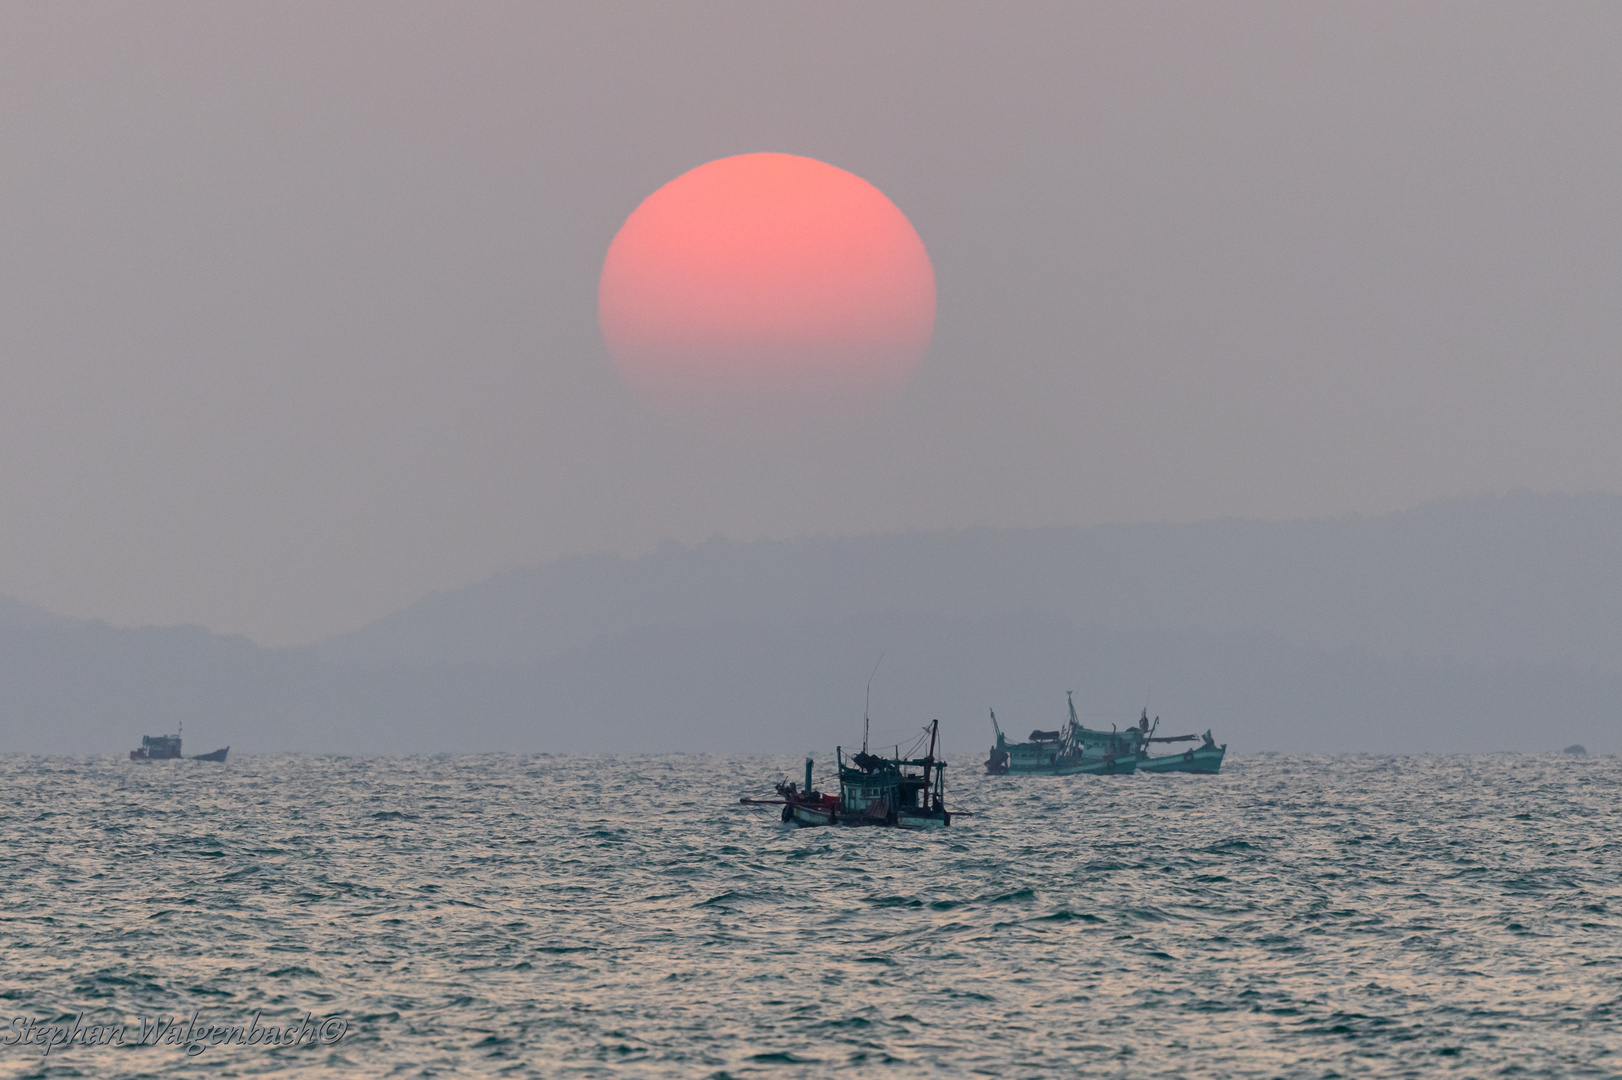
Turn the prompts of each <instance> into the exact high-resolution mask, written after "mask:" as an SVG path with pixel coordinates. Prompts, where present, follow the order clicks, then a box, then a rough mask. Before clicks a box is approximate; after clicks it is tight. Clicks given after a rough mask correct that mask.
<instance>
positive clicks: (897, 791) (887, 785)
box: [738, 720, 952, 829]
mask: <svg viewBox="0 0 1622 1080" xmlns="http://www.w3.org/2000/svg"><path fill="white" fill-rule="evenodd" d="M940 723H941V722H940V721H939V720H933V721H931V722H930V724H929V727H927V728H925V729H924V737H927V738H928V740H929V749H928V752H927V753H925V754H924V755H923V756H922V757H919V756H917V755H916V752H917V751H919V750H922V749H923V742H924V739H923V738H922V737H921V738H920V739H919V741H918V744H917V745H915V746H914V747H913V750H912V751H911V752H909V754H908V756H905V757H903V756H902V754H901V748H900V747H896V751H895V753H894V754H893V755H891V756H884V755H881V754H870V753H868V752H867V742H866V740H865V739H864V740H863V742H862V749H861V750H860V751H859V752H857V753H855V754H852V755H851V756H850V757H846V756H845V751H844V748H843V747H835V748H834V760H835V762H836V764H837V766H838V769H839V794H838V795H834V794H832V793H831V792H822V791H818V790H817V789H816V788H815V787H814V786H813V782H812V760H811V759H810V758H806V759H805V787H804V788H801V787H800V786H799V784H798V783H796V782H793V781H789V782H787V783H782V784H778V785H777V794H778V796H779V797H778V798H776V799H749V798H744V799H740V800H738V801H739V802H741V803H743V804H744V805H745V806H781V807H782V808H783V820H784V821H786V822H790V823H793V824H795V825H880V826H889V827H891V828H898V829H943V828H945V827H946V826H948V825H950V824H951V823H952V813H951V812H950V811H949V810H947V809H946V762H944V761H940V760H937V759H936V757H935V743H936V739H937V738H938V736H939V734H940Z"/></svg>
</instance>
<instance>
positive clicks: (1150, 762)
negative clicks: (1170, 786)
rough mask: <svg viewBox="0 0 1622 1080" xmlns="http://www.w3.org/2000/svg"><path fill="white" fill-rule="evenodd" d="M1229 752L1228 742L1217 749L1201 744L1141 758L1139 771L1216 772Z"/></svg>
mask: <svg viewBox="0 0 1622 1080" xmlns="http://www.w3.org/2000/svg"><path fill="white" fill-rule="evenodd" d="M1227 752H1228V744H1227V743H1223V744H1222V745H1221V746H1218V747H1216V748H1215V749H1210V748H1207V747H1204V746H1201V747H1197V748H1195V749H1193V750H1184V751H1183V752H1182V753H1181V754H1167V755H1165V756H1164V757H1151V758H1139V759H1138V771H1139V772H1146V773H1169V772H1181V773H1214V772H1217V771H1218V770H1220V769H1221V768H1222V757H1223V755H1224V754H1226V753H1227Z"/></svg>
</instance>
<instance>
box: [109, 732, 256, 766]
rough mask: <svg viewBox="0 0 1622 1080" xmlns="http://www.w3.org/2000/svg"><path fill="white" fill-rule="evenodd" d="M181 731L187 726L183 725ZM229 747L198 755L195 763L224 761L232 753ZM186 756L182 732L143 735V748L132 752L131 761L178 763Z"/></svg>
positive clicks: (195, 756) (195, 757) (194, 757)
mask: <svg viewBox="0 0 1622 1080" xmlns="http://www.w3.org/2000/svg"><path fill="white" fill-rule="evenodd" d="M180 727H181V731H184V730H185V727H186V725H184V724H182V725H181V726H180ZM230 749H231V748H230V747H229V746H222V747H220V748H219V749H218V750H215V751H212V752H211V753H207V754H197V755H194V756H193V757H192V760H193V761H224V760H225V755H226V754H227V753H228V752H230ZM182 756H184V755H182V754H181V752H180V732H178V731H177V732H176V733H175V734H173V735H142V736H141V748H140V749H139V750H131V751H130V760H131V761H178V760H180V758H181V757H182Z"/></svg>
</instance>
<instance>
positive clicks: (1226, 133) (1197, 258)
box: [0, 0, 1622, 643]
mask: <svg viewBox="0 0 1622 1080" xmlns="http://www.w3.org/2000/svg"><path fill="white" fill-rule="evenodd" d="M1619 56H1622V5H1617V4H1614V3H1612V4H1593V5H1582V4H1576V3H1562V4H1537V5H1533V4H1496V5H1495V4H1487V3H1480V2H1471V3H1460V4H1449V5H1442V4H1429V5H1427V4H1416V3H1413V2H1411V0H1405V2H1402V3H1397V4H1387V5H1382V4H1376V3H1368V2H1359V3H1346V4H1340V5H1324V4H1315V5H1301V4H1293V3H1292V4H1279V5H1277V6H1268V5H1265V4H1261V3H1256V2H1251V0H1247V2H1244V3H1236V4H1228V5H1210V4H1207V5H1196V4H1192V3H1177V4H1169V5H1156V4H1150V3H1142V2H1138V0H1133V2H1131V3H1122V4H1115V5H1081V4H1077V3H1061V4H1053V5H1017V4H1010V3H1003V2H999V3H994V4H992V3H988V4H984V5H977V6H970V5H964V4H955V5H945V4H941V3H939V2H934V0H932V2H929V3H922V4H883V5H879V4H872V3H866V2H864V3H855V4H846V5H840V4H828V3H818V4H801V5H792V6H790V5H767V4H760V3H753V2H751V3H739V4H730V5H703V4H657V5H647V6H631V5H609V4H602V3H589V4H580V5H574V6H568V5H562V4H544V5H542V4H533V3H515V4H471V3H443V4H435V5H411V4H402V3H399V2H394V0H391V2H389V3H386V4H338V3H332V2H330V0H322V2H320V3H313V4H294V3H286V2H277V3H263V4H247V3H241V4H214V3H192V4H154V3H147V4H133V3H132V4H94V5H73V4H62V3H49V4H22V3H16V2H13V3H8V4H6V5H5V6H4V7H0V378H3V392H0V500H3V506H4V513H3V515H0V593H7V594H10V595H14V596H17V597H20V598H22V599H25V600H28V601H31V602H33V603H37V604H40V605H43V606H45V607H48V608H50V609H53V610H56V611H60V612H63V613H67V614H74V615H82V616H95V617H100V618H105V619H108V620H109V621H113V622H116V623H138V622H147V621H155V622H176V621H196V622H201V623H204V624H206V625H208V626H210V627H212V628H214V629H216V630H220V631H241V632H246V633H248V634H249V635H251V636H252V637H254V638H255V639H256V640H259V641H262V642H265V643H290V642H302V641H309V640H313V639H316V638H319V637H321V636H324V635H326V634H329V633H332V632H335V631H339V630H345V629H349V628H352V627H355V626H357V625H360V624H361V623H364V622H366V621H368V620H370V619H372V618H374V617H376V616H378V615H381V614H383V613H384V612H386V611H389V610H391V609H394V608H396V607H399V606H402V605H404V604H406V603H408V602H410V601H412V600H414V599H416V598H417V597H419V596H420V595H422V594H423V593H425V592H427V591H429V590H432V589H440V588H448V587H453V586H456V585H459V584H462V583H465V582H468V581H471V580H475V579H478V578H482V577H484V576H487V575H489V574H490V573H492V572H494V571H497V570H500V569H503V568H507V567H511V566H514V565H519V564H525V563H532V562H537V561H541V560H545V559H549V558H552V557H555V556H557V555H560V554H563V553H569V552H586V551H599V550H620V551H625V552H634V551H639V550H643V549H646V548H648V547H651V546H652V545H653V544H655V543H656V542H657V541H659V540H660V539H661V538H666V537H671V538H676V539H678V540H683V541H694V540H698V539H702V538H704V537H707V536H711V535H723V536H728V537H734V538H750V537H757V536H789V535H796V534H802V533H810V532H815V533H841V534H842V533H859V532H867V531H872V530H894V529H901V528H937V527H944V526H967V525H982V524H996V525H1011V526H1022V525H1035V524H1062V523H1074V524H1092V523H1099V522H1114V521H1140V520H1189V519H1198V518H1206V517H1212V516H1221V515H1244V516H1267V517H1279V516H1297V515H1318V514H1338V513H1346V512H1372V511H1380V510H1385V509H1391V508H1396V507H1400V506H1405V505H1409V504H1412V503H1415V502H1418V501H1420V500H1423V499H1425V498H1428V497H1432V496H1438V495H1447V494H1463V493H1471V492H1478V491H1484V490H1499V489H1505V488H1532V489H1538V490H1558V491H1566V490H1602V491H1611V492H1615V491H1622V423H1619V420H1618V417H1619V416H1622V120H1619V118H1622V62H1619V61H1618V57H1619ZM756 150H777V151H786V152H791V153H796V154H804V155H809V156H812V157H817V158H821V159H823V160H826V161H828V162H831V163H833V164H836V165H838V166H840V167H842V168H845V169H849V170H851V171H852V172H855V173H857V174H858V175H860V176H863V177H865V178H866V179H868V180H870V181H872V182H873V183H874V184H876V185H878V186H879V187H880V188H881V189H882V190H883V191H884V192H885V193H886V194H888V195H889V196H890V198H891V199H893V200H894V201H895V203H896V204H897V205H898V206H900V207H901V209H902V210H903V211H905V212H906V213H907V215H908V216H909V217H910V218H911V219H912V222H913V224H914V225H915V226H916V227H917V229H918V232H919V234H920V235H921V236H922V237H923V239H924V242H925V243H926V244H927V245H928V248H929V253H930V257H931V259H932V260H933V263H934V267H935V273H936V275H937V280H938V284H939V320H938V323H937V328H936V335H935V342H934V345H933V348H932V350H931V352H930V354H929V356H928V358H927V359H926V360H925V361H924V364H923V366H922V368H921V369H920V371H919V374H918V375H917V377H916V378H915V379H914V381H913V382H912V384H911V385H910V386H909V387H908V388H907V389H906V390H905V392H904V393H902V394H901V396H900V397H899V398H897V399H896V400H894V401H893V402H891V403H890V404H888V405H887V406H886V407H884V408H882V409H880V410H878V411H877V412H875V413H873V414H872V415H869V416H866V417H864V418H862V419H860V420H858V421H855V422H853V423H851V424H850V425H848V426H847V427H845V428H843V429H840V430H832V431H829V430H821V431H810V432H795V433H791V434H783V435H766V434H762V433H760V432H754V433H752V434H741V433H730V434H729V433H726V432H710V431H704V430H699V429H697V428H692V427H683V426H680V425H678V424H676V423H673V422H671V421H667V420H664V419H661V418H660V417H658V416H655V415H652V414H650V413H649V412H647V411H646V410H645V409H644V408H643V407H642V406H641V405H640V404H639V402H638V401H637V399H636V398H635V397H634V395H633V394H632V393H631V392H630V391H629V390H627V389H626V388H625V386H624V385H623V384H622V383H621V382H620V380H619V378H618V376H617V375H616V374H615V372H614V370H613V368H612V367H611V366H610V365H609V363H608V362H607V360H606V358H605V356H604V352H603V347H602V344H601V341H600V340H599V335H598V331H597V326H596V306H595V289H596V283H597V275H598V272H599V269H600V267H601V263H602V257H603V254H604V251H605V249H606V247H607V244H608V242H609V240H610V239H611V238H612V237H613V235H614V232H615V230H616V229H617V228H618V227H619V225H620V223H621V222H622V221H623V220H624V218H625V217H626V215H627V214H629V213H630V212H631V210H633V209H634V208H635V207H636V205H637V204H638V202H639V201H640V200H641V199H642V198H644V197H645V196H646V195H648V194H649V193H650V192H652V191H653V190H654V189H656V188H657V187H658V186H659V185H661V184H663V183H664V182H665V181H667V180H669V179H671V178H672V177H674V176H676V175H677V174H679V173H681V172H683V171H685V170H687V169H689V168H692V167H693V166H696V165H698V164H701V163H703V162H705V161H707V160H710V159H713V158H716V157H721V156H724V155H729V154H737V153H743V152H748V151H756Z"/></svg>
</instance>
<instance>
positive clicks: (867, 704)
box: [862, 653, 884, 754]
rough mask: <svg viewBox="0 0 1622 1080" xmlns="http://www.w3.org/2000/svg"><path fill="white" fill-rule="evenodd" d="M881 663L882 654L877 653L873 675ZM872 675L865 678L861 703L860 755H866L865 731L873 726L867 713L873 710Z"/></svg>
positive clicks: (882, 661) (882, 659)
mask: <svg viewBox="0 0 1622 1080" xmlns="http://www.w3.org/2000/svg"><path fill="white" fill-rule="evenodd" d="M882 663H884V654H883V653H879V662H878V664H874V665H873V675H877V674H878V673H879V664H882ZM873 675H869V676H868V677H867V699H866V700H865V701H863V702H862V753H864V754H865V753H867V731H868V728H870V727H872V726H873V721H872V720H871V719H870V718H869V717H868V713H869V712H871V711H872V708H873Z"/></svg>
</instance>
